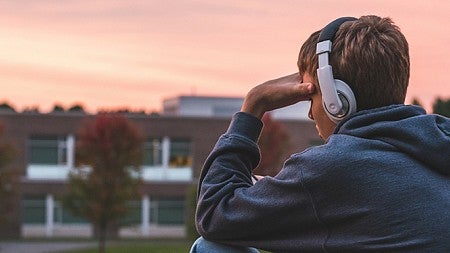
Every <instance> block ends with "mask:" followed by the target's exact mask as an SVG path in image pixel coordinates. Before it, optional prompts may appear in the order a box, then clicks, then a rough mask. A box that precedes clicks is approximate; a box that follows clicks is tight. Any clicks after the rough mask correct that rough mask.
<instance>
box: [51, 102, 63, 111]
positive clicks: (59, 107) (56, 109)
mask: <svg viewBox="0 0 450 253" xmlns="http://www.w3.org/2000/svg"><path fill="white" fill-rule="evenodd" d="M64 111H65V110H64V107H62V105H60V104H55V105H54V106H53V110H52V112H64Z"/></svg>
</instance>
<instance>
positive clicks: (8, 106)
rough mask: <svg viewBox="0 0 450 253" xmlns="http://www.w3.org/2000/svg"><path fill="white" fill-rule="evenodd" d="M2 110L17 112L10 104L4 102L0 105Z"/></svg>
mask: <svg viewBox="0 0 450 253" xmlns="http://www.w3.org/2000/svg"><path fill="white" fill-rule="evenodd" d="M0 110H6V111H12V112H15V111H16V110H15V109H14V107H12V106H11V105H10V104H9V103H8V102H3V103H1V104H0Z"/></svg>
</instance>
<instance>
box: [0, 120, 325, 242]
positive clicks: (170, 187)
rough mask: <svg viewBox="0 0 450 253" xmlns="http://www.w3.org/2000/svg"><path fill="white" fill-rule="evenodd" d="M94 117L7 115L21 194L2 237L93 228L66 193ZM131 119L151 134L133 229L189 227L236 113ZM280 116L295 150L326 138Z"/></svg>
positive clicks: (14, 196) (14, 197) (14, 198)
mask: <svg viewBox="0 0 450 253" xmlns="http://www.w3.org/2000/svg"><path fill="white" fill-rule="evenodd" d="M94 117H95V115H89V114H84V113H73V112H53V113H48V114H41V113H16V112H13V111H2V112H0V123H1V124H2V125H3V126H4V139H6V141H9V142H10V143H12V144H13V145H14V147H15V148H16V153H17V155H16V158H15V161H14V162H13V163H12V164H11V165H10V166H11V168H13V169H14V170H15V171H16V172H17V173H18V175H19V178H18V183H17V185H16V187H14V189H15V191H14V192H13V193H11V194H10V196H9V197H8V198H7V199H6V200H3V202H4V203H2V205H8V211H7V212H6V213H5V214H2V215H3V217H5V218H6V222H5V223H4V224H2V225H1V226H0V237H16V238H17V237H27V236H32V235H33V233H35V234H40V235H42V236H48V237H52V236H62V235H63V234H62V232H60V231H62V230H61V228H67V229H69V231H71V232H70V233H71V235H73V234H76V229H80V227H83V226H84V227H89V225H88V223H86V221H84V220H82V219H80V218H77V217H73V216H71V215H70V213H69V212H68V210H66V209H64V208H63V206H62V205H61V201H60V198H61V197H62V196H63V195H64V194H65V192H66V180H67V175H68V172H69V171H70V170H71V169H72V168H73V166H74V157H75V144H76V141H77V131H78V129H79V127H80V126H81V125H82V124H83V123H84V122H85V121H86V120H92V119H93V118H94ZM127 117H128V118H129V119H130V120H131V122H132V123H134V124H135V125H136V126H137V127H139V128H140V129H141V130H142V131H143V133H144V134H145V136H146V141H145V144H144V147H143V148H144V150H145V154H146V155H145V162H144V164H143V166H142V174H141V176H142V178H143V182H144V183H143V186H142V188H141V196H137V198H136V199H135V200H130V202H129V207H130V209H131V212H130V214H129V215H128V216H127V217H125V220H126V221H127V224H129V225H128V227H130V228H132V229H131V230H133V229H134V230H133V231H134V233H135V234H137V235H140V236H146V235H148V234H149V233H150V231H151V230H152V228H153V227H154V226H178V227H180V228H182V227H183V224H184V222H185V219H186V204H185V199H186V195H187V190H188V188H189V187H190V186H191V185H193V184H195V183H196V182H197V178H198V175H199V173H200V170H201V166H202V163H203V162H204V160H205V158H206V156H207V155H208V154H209V152H210V150H211V148H212V147H213V146H214V144H215V142H216V141H217V138H218V137H219V135H220V134H222V133H223V132H225V131H226V129H227V127H228V124H229V121H230V117H229V116H228V117H211V116H209V117H204V116H192V115H190V116H182V115H181V116H180V115H178V116H149V115H139V114H128V115H127ZM280 121H281V122H282V123H283V124H284V126H285V127H286V129H287V131H288V132H289V135H290V137H291V140H292V143H294V144H295V147H294V148H295V150H294V151H301V150H303V149H305V148H307V147H309V146H311V145H314V144H317V143H318V142H320V140H319V139H318V136H317V134H316V130H315V127H314V123H313V122H311V121H306V120H280ZM70 229H72V230H70ZM64 231H66V230H64ZM89 233H90V232H89ZM81 234H84V235H86V233H85V232H81Z"/></svg>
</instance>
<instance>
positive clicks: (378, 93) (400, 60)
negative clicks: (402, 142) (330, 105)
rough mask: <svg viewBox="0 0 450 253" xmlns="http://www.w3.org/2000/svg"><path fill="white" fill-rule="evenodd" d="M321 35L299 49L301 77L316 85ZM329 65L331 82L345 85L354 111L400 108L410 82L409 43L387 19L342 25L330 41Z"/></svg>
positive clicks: (363, 20)
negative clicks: (349, 90) (352, 100)
mask: <svg viewBox="0 0 450 253" xmlns="http://www.w3.org/2000/svg"><path fill="white" fill-rule="evenodd" d="M319 34H320V31H318V32H315V33H313V34H311V36H310V37H309V38H308V39H307V40H306V41H305V43H304V44H303V45H302V47H301V49H300V53H299V58H298V67H299V72H300V76H303V74H304V73H307V74H309V75H310V76H311V77H312V78H313V79H314V82H315V84H317V73H316V70H317V67H318V59H317V55H316V45H317V41H318V38H319ZM330 65H331V66H332V67H333V74H334V78H336V79H340V80H342V81H344V82H346V83H347V84H348V85H349V86H350V88H351V89H352V91H353V93H354V94H355V97H356V102H357V110H358V111H360V110H365V109H371V108H377V107H382V106H386V105H391V104H401V103H403V102H404V101H405V96H406V89H407V86H408V81H409V65H410V64H409V50H408V42H407V41H406V39H405V37H404V35H403V34H402V33H401V32H400V29H399V28H398V27H397V26H396V25H394V23H393V22H392V20H391V19H389V18H380V17H377V16H362V17H361V18H359V19H358V20H356V21H349V22H345V23H344V24H342V25H341V26H340V27H339V30H338V31H337V32H336V35H335V37H334V39H333V45H332V51H331V54H330Z"/></svg>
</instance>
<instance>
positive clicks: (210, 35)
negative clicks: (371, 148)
mask: <svg viewBox="0 0 450 253" xmlns="http://www.w3.org/2000/svg"><path fill="white" fill-rule="evenodd" d="M449 13H450V1H440V0H427V1H423V0H398V1H393V0H371V1H361V0H346V1H332V0H316V1H307V0H303V1H293V0H281V1H273V0H261V1H254V0H249V1H244V0H241V1H237V0H231V1H225V0H224V1H211V0H168V1H162V0H161V1H152V0H150V1H137V0H127V1H123V0H118V1H115V0H91V1H84V0H9V1H7V0H0V87H1V94H0V103H3V102H5V101H6V102H8V103H10V104H11V105H13V106H14V107H15V108H16V109H18V110H19V111H21V110H24V109H25V108H31V107H39V108H40V110H41V111H42V112H48V111H50V110H51V109H52V108H53V106H54V105H55V104H60V105H62V106H63V107H65V108H68V107H70V106H72V105H74V104H82V105H83V106H84V107H85V109H87V110H88V111H90V112H95V111H96V110H99V109H106V108H108V109H115V108H116V109H117V108H124V107H127V108H130V109H132V110H146V111H147V112H151V111H154V110H160V109H161V103H162V100H163V99H164V98H169V97H175V96H178V95H213V96H244V95H245V94H246V92H247V91H248V90H249V89H250V88H251V87H253V86H255V85H257V84H259V83H262V82H264V81H265V80H268V79H273V78H276V77H279V76H281V75H286V74H290V73H294V72H296V71H297V69H296V61H297V54H298V50H299V48H300V45H301V44H302V43H303V41H304V40H305V39H306V38H307V37H308V36H309V35H310V34H311V33H312V32H313V31H315V30H318V29H321V28H322V27H323V26H324V25H326V24H327V23H328V22H329V21H331V20H333V19H335V18H337V17H340V16H356V17H359V16H361V15H366V14H376V15H380V16H389V17H391V18H392V19H393V20H394V22H395V23H396V24H397V25H398V26H399V27H400V28H401V30H402V31H403V33H404V34H405V36H406V38H407V39H408V41H409V45H410V56H411V79H410V87H409V90H408V99H407V102H410V101H411V100H412V98H413V97H417V98H419V100H420V101H421V102H422V104H423V105H424V106H425V107H426V108H427V109H428V110H430V108H431V103H432V102H433V101H434V99H435V98H436V97H437V96H441V97H443V98H450V85H449V80H448V79H449V78H448V77H447V75H448V72H449V71H450V64H449V61H450V60H449V59H450V46H449V44H450V14H449Z"/></svg>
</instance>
